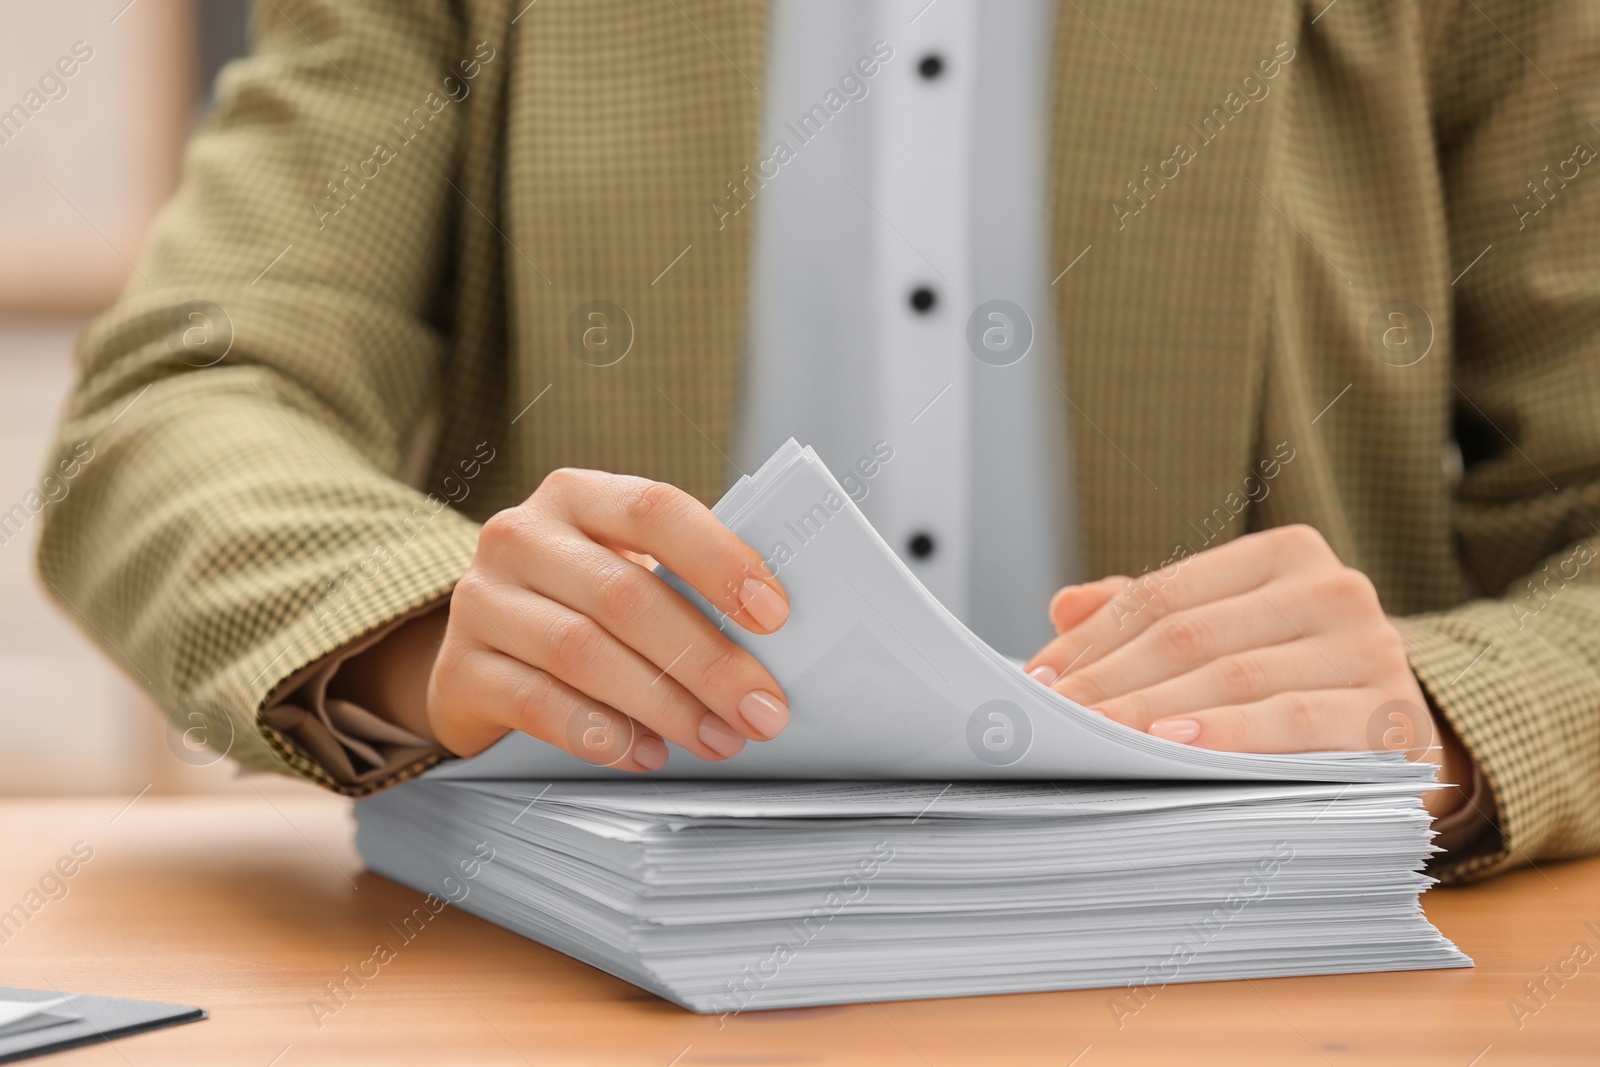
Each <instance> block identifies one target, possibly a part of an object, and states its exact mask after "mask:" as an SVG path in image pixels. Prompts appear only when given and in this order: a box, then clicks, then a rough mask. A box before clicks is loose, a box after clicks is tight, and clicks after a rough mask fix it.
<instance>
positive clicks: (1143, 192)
mask: <svg viewBox="0 0 1600 1067" xmlns="http://www.w3.org/2000/svg"><path fill="white" fill-rule="evenodd" d="M1296 54H1297V53H1296V52H1295V49H1294V46H1293V45H1291V44H1290V43H1289V42H1288V41H1279V42H1278V46H1277V48H1275V49H1274V50H1273V52H1272V55H1270V56H1268V57H1267V58H1265V59H1262V60H1259V61H1258V62H1257V63H1256V66H1255V71H1260V72H1261V73H1260V76H1259V77H1258V76H1257V74H1256V72H1255V71H1251V72H1250V73H1248V74H1246V75H1245V76H1244V77H1243V78H1242V79H1241V80H1240V82H1239V88H1238V89H1236V90H1233V91H1231V92H1229V93H1228V95H1226V96H1224V97H1223V98H1222V103H1221V104H1220V105H1218V106H1216V107H1213V108H1212V109H1211V110H1210V111H1208V112H1207V113H1206V114H1205V115H1204V116H1202V117H1201V119H1200V125H1198V126H1196V125H1195V124H1194V122H1193V120H1191V121H1190V122H1189V124H1188V125H1189V128H1190V129H1191V130H1193V131H1194V132H1195V141H1194V144H1190V143H1189V141H1187V140H1179V141H1177V142H1176V143H1174V144H1173V146H1172V153H1171V154H1170V155H1169V156H1167V158H1165V159H1163V160H1160V161H1159V162H1157V163H1156V165H1155V167H1154V168H1153V169H1152V168H1151V166H1150V165H1149V164H1148V163H1147V164H1145V166H1144V168H1143V169H1142V170H1140V171H1139V173H1138V174H1137V175H1135V176H1134V177H1132V178H1129V179H1128V181H1127V183H1126V184H1127V187H1128V196H1127V199H1123V198H1122V196H1121V194H1118V195H1117V196H1115V197H1112V198H1111V214H1112V215H1113V216H1115V217H1116V220H1117V229H1119V230H1125V229H1127V228H1128V220H1129V219H1131V218H1133V217H1134V216H1135V215H1138V214H1140V213H1141V212H1143V211H1144V209H1145V208H1147V207H1149V206H1150V202H1151V201H1152V200H1154V199H1155V195H1156V193H1157V192H1159V191H1160V190H1162V189H1165V188H1166V187H1167V183H1168V182H1171V181H1177V180H1178V178H1179V177H1180V176H1181V175H1182V174H1183V168H1185V167H1187V166H1189V165H1190V164H1191V163H1193V162H1194V161H1195V160H1197V159H1199V158H1200V149H1203V148H1205V147H1207V146H1208V145H1210V144H1211V143H1212V142H1214V141H1216V139H1217V138H1219V137H1221V136H1222V134H1223V133H1224V132H1226V130H1227V129H1228V124H1229V123H1230V122H1234V121H1237V120H1238V118H1239V115H1240V114H1241V113H1242V112H1243V111H1244V109H1245V108H1247V107H1249V106H1250V104H1251V103H1252V102H1254V103H1260V102H1261V101H1263V100H1265V99H1266V98H1267V96H1268V94H1270V93H1271V92H1272V86H1271V85H1268V84H1267V83H1268V82H1270V81H1271V80H1272V79H1273V78H1276V77H1277V76H1278V74H1279V73H1280V72H1281V71H1282V70H1283V68H1284V66H1285V65H1286V64H1288V63H1289V62H1291V61H1292V60H1293V59H1294V57H1295V55H1296Z"/></svg>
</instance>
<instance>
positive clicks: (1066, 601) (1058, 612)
mask: <svg viewBox="0 0 1600 1067" xmlns="http://www.w3.org/2000/svg"><path fill="white" fill-rule="evenodd" d="M1127 582H1128V579H1127V578H1125V577H1123V576H1122V575H1120V574H1114V575H1111V576H1110V577H1107V578H1101V579H1100V580H1099V581H1097V582H1084V583H1083V584H1082V585H1069V586H1066V587H1065V588H1063V589H1061V590H1059V591H1057V593H1056V595H1055V596H1053V597H1051V598H1050V622H1051V624H1052V625H1054V626H1055V628H1056V633H1061V632H1062V631H1063V630H1070V629H1072V628H1073V627H1074V626H1076V625H1078V624H1079V623H1080V622H1082V621H1083V620H1084V619H1087V618H1088V617H1089V616H1090V615H1092V614H1094V612H1096V611H1098V610H1099V609H1100V608H1101V607H1103V606H1105V603H1106V601H1108V600H1110V599H1111V598H1112V597H1114V596H1116V595H1117V593H1118V592H1119V591H1120V590H1121V589H1122V587H1123V586H1124V585H1126V584H1127Z"/></svg>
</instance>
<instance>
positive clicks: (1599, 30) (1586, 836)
mask: <svg viewBox="0 0 1600 1067" xmlns="http://www.w3.org/2000/svg"><path fill="white" fill-rule="evenodd" d="M1457 6H1458V8H1459V10H1458V11H1456V12H1455V14H1454V22H1453V24H1449V25H1448V26H1447V28H1446V30H1445V32H1443V33H1442V34H1440V35H1439V39H1438V40H1437V41H1436V42H1435V63H1434V70H1435V75H1434V91H1435V93H1436V101H1437V106H1436V109H1435V114H1436V132H1437V135H1438V143H1439V151H1440V162H1441V177H1442V184H1443V189H1444V193H1445V198H1446V210H1447V212H1448V223H1449V229H1450V233H1451V237H1452V246H1453V247H1452V258H1453V262H1454V268H1453V271H1452V273H1454V272H1456V271H1460V272H1462V273H1461V274H1460V276H1459V277H1458V279H1457V282H1456V284H1455V286H1454V290H1453V291H1454V292H1455V294H1456V305H1455V309H1454V310H1455V338H1456V341H1455V352H1454V359H1455V365H1454V368H1453V379H1454V390H1453V395H1452V397H1451V400H1452V401H1453V403H1454V407H1455V420H1456V427H1457V439H1458V441H1459V442H1460V445H1461V449H1462V454H1463V460H1464V473H1463V476H1462V480H1461V483H1460V487H1459V493H1458V500H1457V515H1456V533H1457V540H1458V546H1459V551H1460V553H1461V556H1462V560H1463V563H1464V565H1465V567H1466V569H1467V571H1468V573H1469V574H1470V575H1471V577H1472V579H1473V580H1474V582H1475V583H1476V585H1477V590H1476V592H1477V594H1478V596H1479V597H1480V598H1481V599H1476V600H1472V601H1470V602H1468V603H1466V604H1464V605H1462V606H1460V607H1458V608H1455V609H1453V610H1449V611H1443V612H1439V613H1435V614H1430V615H1424V616H1420V617H1415V618H1413V619H1410V620H1408V621H1407V623H1406V624H1405V626H1404V629H1405V632H1406V637H1407V642H1408V647H1409V649H1410V653H1411V657H1412V663H1413V666H1414V668H1415V670H1416V672H1417V675H1418V677H1419V678H1420V679H1421V681H1422V683H1423V686H1424V687H1425V688H1426V690H1427V691H1428V695H1429V696H1430V698H1431V699H1432V700H1433V701H1434V702H1435V703H1436V704H1437V706H1438V707H1439V708H1440V709H1441V710H1442V711H1443V713H1444V715H1445V716H1446V717H1447V718H1448V719H1449V721H1450V722H1451V724H1452V725H1453V726H1454V728H1455V730H1456V732H1457V734H1458V735H1459V736H1460V737H1461V739H1462V741H1463V743H1464V744H1465V746H1466V747H1467V748H1468V749H1469V750H1470V751H1471V753H1472V755H1473V757H1474V758H1475V760H1476V761H1477V764H1478V766H1479V769H1480V771H1481V772H1482V774H1483V776H1484V778H1485V779H1486V781H1487V784H1488V786H1489V789H1490V790H1491V792H1492V802H1493V803H1492V809H1497V818H1496V823H1497V829H1498V832H1497V833H1491V834H1488V835H1485V837H1484V838H1483V839H1482V841H1481V843H1480V847H1478V848H1476V849H1469V850H1468V851H1467V852H1466V853H1464V854H1462V855H1460V856H1457V857H1445V858H1444V860H1443V863H1442V864H1441V866H1440V872H1441V873H1442V874H1443V875H1444V876H1445V878H1446V879H1447V880H1461V879H1466V878H1473V877H1481V876H1485V875H1488V874H1491V873H1494V872H1498V871H1502V870H1506V869H1508V868H1510V867H1514V866H1518V865H1523V864H1537V863H1540V862H1542V861H1546V860H1556V859H1561V858H1566V857H1575V856H1582V855H1586V854H1590V853H1594V852H1596V851H1600V558H1597V557H1600V529H1597V522H1600V245H1597V244H1596V241H1595V235H1596V234H1597V233H1600V158H1597V156H1596V147H1597V146H1600V131H1597V130H1596V129H1595V127H1594V126H1593V125H1591V123H1590V122H1589V121H1588V117H1590V116H1595V115H1600V24H1597V23H1596V22H1595V20H1594V18H1593V13H1592V10H1589V5H1587V4H1585V3H1583V2H1581V0H1570V2H1561V3H1549V4H1524V3H1519V2H1517V0H1476V2H1467V0H1460V2H1459V3H1458V4H1457Z"/></svg>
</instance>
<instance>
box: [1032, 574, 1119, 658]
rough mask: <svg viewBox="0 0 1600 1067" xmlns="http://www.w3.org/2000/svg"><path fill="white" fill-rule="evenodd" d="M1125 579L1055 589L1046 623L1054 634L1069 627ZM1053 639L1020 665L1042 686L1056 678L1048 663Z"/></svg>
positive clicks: (1112, 594) (1103, 600)
mask: <svg viewBox="0 0 1600 1067" xmlns="http://www.w3.org/2000/svg"><path fill="white" fill-rule="evenodd" d="M1126 581H1127V579H1126V578H1123V577H1121V576H1113V577H1110V578H1102V579H1100V580H1099V581H1097V582H1085V583H1084V584H1082V585H1069V586H1066V587H1064V588H1062V589H1059V590H1057V592H1056V595H1055V596H1053V597H1051V598H1050V607H1049V609H1048V613H1049V616H1050V622H1051V624H1052V625H1053V626H1055V628H1056V633H1057V634H1059V633H1061V631H1062V630H1065V629H1069V628H1071V627H1073V626H1076V625H1077V624H1078V623H1080V622H1082V621H1083V620H1084V619H1086V618H1088V617H1089V616H1090V615H1091V614H1093V613H1094V612H1095V611H1096V610H1098V609H1099V608H1100V607H1101V605H1103V604H1105V602H1106V601H1107V600H1109V599H1111V597H1113V596H1115V595H1116V592H1117V589H1118V588H1119V587H1120V583H1122V582H1126ZM1053 644H1054V639H1052V641H1051V642H1050V643H1049V644H1046V645H1045V646H1044V647H1043V648H1041V649H1040V650H1039V651H1038V652H1035V653H1034V654H1033V658H1032V659H1030V660H1029V661H1028V662H1027V663H1026V664H1025V665H1024V667H1023V669H1024V670H1025V671H1027V673H1028V674H1029V675H1031V676H1032V677H1034V678H1037V679H1038V680H1039V681H1040V682H1042V683H1043V684H1045V685H1049V684H1050V683H1051V682H1053V681H1055V680H1056V676H1057V674H1059V673H1060V672H1059V670H1058V669H1057V668H1056V667H1054V666H1052V665H1051V664H1052V663H1053V662H1054V659H1053V656H1052V655H1051V652H1052V645H1053Z"/></svg>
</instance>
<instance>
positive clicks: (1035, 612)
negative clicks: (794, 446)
mask: <svg viewBox="0 0 1600 1067" xmlns="http://www.w3.org/2000/svg"><path fill="white" fill-rule="evenodd" d="M1053 7H1054V5H1053V4H1052V3H1051V2H1050V0H1007V2H1006V3H1003V4H984V3H981V2H980V0H936V2H934V3H932V4H929V3H928V2H927V0H878V2H873V3H862V2H861V0H773V4H772V19H771V31H770V38H769V40H770V44H769V50H770V57H769V61H768V66H767V71H768V73H767V79H766V85H765V86H764V90H765V101H766V102H765V117H764V122H763V130H764V132H763V136H762V140H761V150H760V153H759V156H760V158H759V159H758V161H757V163H756V164H755V165H753V166H752V167H751V168H750V171H751V172H752V173H754V174H755V175H757V180H754V181H752V182H750V183H749V185H748V186H747V187H746V196H747V198H748V200H749V202H750V209H751V210H754V211H755V233H756V237H755V254H754V262H753V273H752V286H751V297H750V327H749V333H748V337H749V341H748V344H749V351H748V353H747V360H746V367H747V372H746V380H745V392H744V401H743V405H742V409H741V410H742V419H741V428H740V437H739V446H738V453H737V458H738V463H739V466H740V467H741V468H743V469H745V470H753V469H754V468H755V466H756V465H758V464H759V463H760V462H761V460H763V459H765V458H766V456H767V455H768V454H770V453H771V452H772V451H773V450H774V449H775V448H777V447H778V445H780V444H782V443H783V441H784V440H785V439H786V438H788V437H790V436H793V437H795V438H797V439H799V440H800V442H801V443H802V444H809V445H811V446H812V447H814V448H815V449H816V450H817V452H818V454H819V455H820V456H821V457H822V459H823V460H824V462H826V463H827V464H828V466H829V467H830V468H831V469H832V470H833V471H834V473H835V474H836V475H839V476H840V478H841V480H842V481H844V482H845V488H846V489H848V490H850V491H851V495H852V496H853V497H854V498H855V499H856V500H857V503H858V504H859V505H860V506H861V508H862V510H863V511H864V512H865V513H866V515H867V517H868V519H870V520H871V521H872V523H873V525H874V526H876V527H877V529H878V530H879V531H880V532H881V533H882V534H883V535H884V537H885V539H886V540H888V542H889V544H890V545H891V546H892V547H893V548H894V549H895V550H896V551H897V552H898V553H899V554H900V556H901V558H902V559H904V560H906V562H907V563H908V565H910V566H911V568H912V570H913V571H914V572H915V573H916V574H917V575H918V577H919V578H921V580H922V582H923V584H925V585H926V586H927V587H928V588H929V589H930V590H931V591H932V592H933V593H934V595H936V596H937V597H938V598H939V600H940V601H941V602H942V603H944V604H945V606H946V607H948V608H949V609H950V610H951V611H953V612H954V613H955V614H956V615H957V616H958V617H959V618H961V619H962V620H963V621H964V622H966V623H967V625H968V626H970V627H971V628H972V629H973V630H974V631H975V632H976V633H977V634H978V635H979V636H980V637H982V638H984V639H985V640H986V641H988V642H989V643H990V644H991V645H993V646H994V647H995V648H997V649H999V650H1000V651H1002V652H1005V653H1008V654H1011V655H1017V656H1026V655H1030V654H1032V653H1033V652H1034V651H1036V650H1037V649H1038V648H1039V646H1040V645H1042V644H1043V643H1044V642H1045V641H1046V640H1048V639H1049V638H1050V637H1051V636H1052V634H1053V630H1052V628H1051V626H1050V624H1049V621H1048V619H1047V618H1046V616H1045V606H1046V604H1047V603H1048V601H1049V598H1050V596H1051V594H1053V593H1054V592H1055V590H1056V589H1057V588H1058V587H1059V586H1061V585H1062V584H1064V583H1065V582H1066V581H1068V580H1076V577H1077V576H1078V575H1080V573H1081V568H1080V564H1079V550H1078V531H1077V524H1076V522H1073V521H1064V520H1063V514H1062V509H1061V507H1060V505H1061V504H1062V503H1064V502H1065V503H1069V504H1070V502H1071V501H1070V496H1071V491H1070V484H1069V483H1065V482H1064V481H1063V479H1064V478H1067V477H1070V474H1071V471H1072V463H1071V456H1070V454H1069V452H1068V451H1067V449H1068V447H1069V441H1070V435H1069V433H1068V432H1067V431H1068V427H1067V426H1066V424H1065V415H1064V410H1066V409H1067V404H1066V402H1065V400H1063V399H1062V396H1061V395H1060V393H1058V389H1060V388H1061V387H1062V383H1059V382H1058V381H1057V375H1056V373H1055V362H1056V355H1055V344H1054V338H1053V332H1054V331H1053V328H1052V322H1051V305H1050V284H1049V271H1048V264H1047V258H1048V255H1049V245H1048V232H1049V227H1048V220H1049V213H1048V211H1047V210H1046V206H1047V205H1046V189H1047V182H1046V174H1045V166H1046V159H1045V151H1046V145H1047V144H1048V137H1047V135H1046V129H1047V119H1048V102H1049V92H1050V43H1051V40H1052V34H1051V29H1052V19H1053ZM918 290H923V294H922V300H921V303H924V304H927V303H928V298H929V297H931V305H929V306H927V307H926V308H925V309H923V310H918V308H917V307H915V306H914V305H913V302H912V298H913V294H916V293H917V292H918ZM996 299H1000V300H1005V301H1009V302H1010V304H1011V305H1013V307H1009V308H1008V307H1001V308H998V309H997V308H994V307H991V306H989V305H987V304H986V302H988V301H991V300H996ZM980 304H983V305H985V306H984V307H982V308H980ZM1018 308H1020V309H1021V314H1020V315H1019V314H1017V313H1016V310H1015V309H1018ZM994 315H998V316H1000V317H993V316H994ZM971 319H976V320H977V321H976V324H975V326H974V328H973V330H972V331H971V332H972V333H973V336H974V338H975V339H976V347H975V346H974V344H970V343H969V338H968V334H969V320H971ZM1030 326H1031V333H1032V340H1031V345H1030V346H1028V347H1027V349H1026V354H1025V355H1021V358H1018V354H1019V352H1021V351H1022V346H1023V342H1024V339H1025V337H1026V335H1027V333H1028V332H1030ZM985 340H987V342H988V344H987V346H985V344H984V342H985ZM976 352H982V353H983V354H984V355H985V359H986V361H985V360H980V359H979V358H978V355H976V354H975V353H976ZM891 452H892V458H890V459H888V460H887V461H885V460H884V459H883V457H884V455H885V454H888V453H891ZM866 471H871V472H872V474H871V476H870V477H867V476H866V475H865V473H864V472H866ZM847 472H854V473H853V474H851V475H850V476H849V477H847ZM1064 485H1068V488H1067V490H1066V493H1067V496H1068V497H1069V500H1068V501H1063V500H1062V499H1061V498H1060V494H1061V493H1062V492H1063V486H1064ZM1064 527H1065V528H1064Z"/></svg>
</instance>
